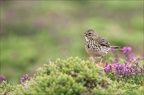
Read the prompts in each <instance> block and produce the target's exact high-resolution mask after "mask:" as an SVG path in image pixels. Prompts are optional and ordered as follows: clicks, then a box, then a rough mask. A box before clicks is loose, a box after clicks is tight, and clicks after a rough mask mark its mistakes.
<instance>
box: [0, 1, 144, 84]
mask: <svg viewBox="0 0 144 95" xmlns="http://www.w3.org/2000/svg"><path fill="white" fill-rule="evenodd" d="M143 3H144V1H143V0H132V1H131V0H123V1H117V0H111V1H106V0H104V1H100V0H98V1H94V0H93V1H90V0H84V1H82V0H77V1H76V0H75V1H65V0H61V1H52V0H50V1H45V0H44V1H28V0H22V1H17V0H15V1H13V0H6V1H5V0H3V1H2V2H1V8H0V9H1V14H0V19H1V31H0V41H1V42H0V67H1V68H0V69H1V70H0V73H1V75H5V76H6V77H7V78H8V80H9V82H10V83H12V84H16V83H19V79H20V77H21V76H22V75H23V74H26V73H28V74H30V75H32V74H33V73H35V72H36V69H37V68H38V67H39V66H42V65H43V64H44V63H47V62H48V60H54V59H56V58H58V57H59V58H66V57H69V56H79V57H82V58H85V59H86V58H88V54H87V53H86V51H85V48H84V42H85V39H84V36H83V33H84V32H85V31H86V30H88V29H94V30H96V31H97V33H98V34H99V35H101V36H103V37H104V38H105V39H107V40H108V41H109V42H110V43H111V44H112V45H118V46H121V47H123V46H131V47H132V48H133V52H134V53H135V54H137V55H140V56H143V52H144V51H143V48H144V47H143V29H144V27H143V26H144V23H143V8H144V6H143ZM108 56H109V54H108Z"/></svg>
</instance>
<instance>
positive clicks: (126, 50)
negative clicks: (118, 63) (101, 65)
mask: <svg viewBox="0 0 144 95" xmlns="http://www.w3.org/2000/svg"><path fill="white" fill-rule="evenodd" d="M130 51H132V48H131V47H123V54H127V53H128V52H130Z"/></svg>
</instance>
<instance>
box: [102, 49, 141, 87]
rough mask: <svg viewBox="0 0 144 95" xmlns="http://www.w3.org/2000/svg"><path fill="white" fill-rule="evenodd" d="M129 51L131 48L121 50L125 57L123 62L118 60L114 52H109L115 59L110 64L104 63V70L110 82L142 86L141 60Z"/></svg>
mask: <svg viewBox="0 0 144 95" xmlns="http://www.w3.org/2000/svg"><path fill="white" fill-rule="evenodd" d="M131 51H132V48H131V47H124V48H123V55H124V56H125V57H126V60H124V59H120V58H119V56H118V55H117V53H115V51H114V50H111V52H112V53H114V55H115V58H114V60H113V61H112V63H110V62H109V63H110V64H109V63H108V62H107V63H106V67H105V69H104V70H105V72H106V75H107V76H108V77H110V78H111V79H112V80H117V81H124V82H128V83H133V84H139V85H144V64H143V58H139V57H136V56H134V54H132V53H131Z"/></svg>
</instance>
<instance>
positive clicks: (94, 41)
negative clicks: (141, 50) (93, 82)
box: [84, 29, 119, 63]
mask: <svg viewBox="0 0 144 95" xmlns="http://www.w3.org/2000/svg"><path fill="white" fill-rule="evenodd" d="M84 36H85V49H86V52H87V53H88V54H89V55H90V56H92V57H93V59H94V60H93V62H95V58H98V57H101V60H100V62H99V63H101V62H102V60H103V58H104V56H105V55H106V54H107V53H108V51H109V50H110V49H111V48H113V49H118V48H119V46H111V45H110V43H109V42H108V41H107V40H106V39H104V38H103V37H101V36H99V35H98V34H97V33H96V32H95V31H94V30H93V29H89V30H87V31H86V32H85V33H84Z"/></svg>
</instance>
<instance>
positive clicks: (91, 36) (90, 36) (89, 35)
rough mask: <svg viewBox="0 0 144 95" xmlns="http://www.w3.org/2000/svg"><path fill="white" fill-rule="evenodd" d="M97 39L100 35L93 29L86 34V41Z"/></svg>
mask: <svg viewBox="0 0 144 95" xmlns="http://www.w3.org/2000/svg"><path fill="white" fill-rule="evenodd" d="M97 38H98V35H97V33H96V32H95V31H94V30H93V29H89V30H87V31H86V32H85V39H86V40H89V39H97Z"/></svg>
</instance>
